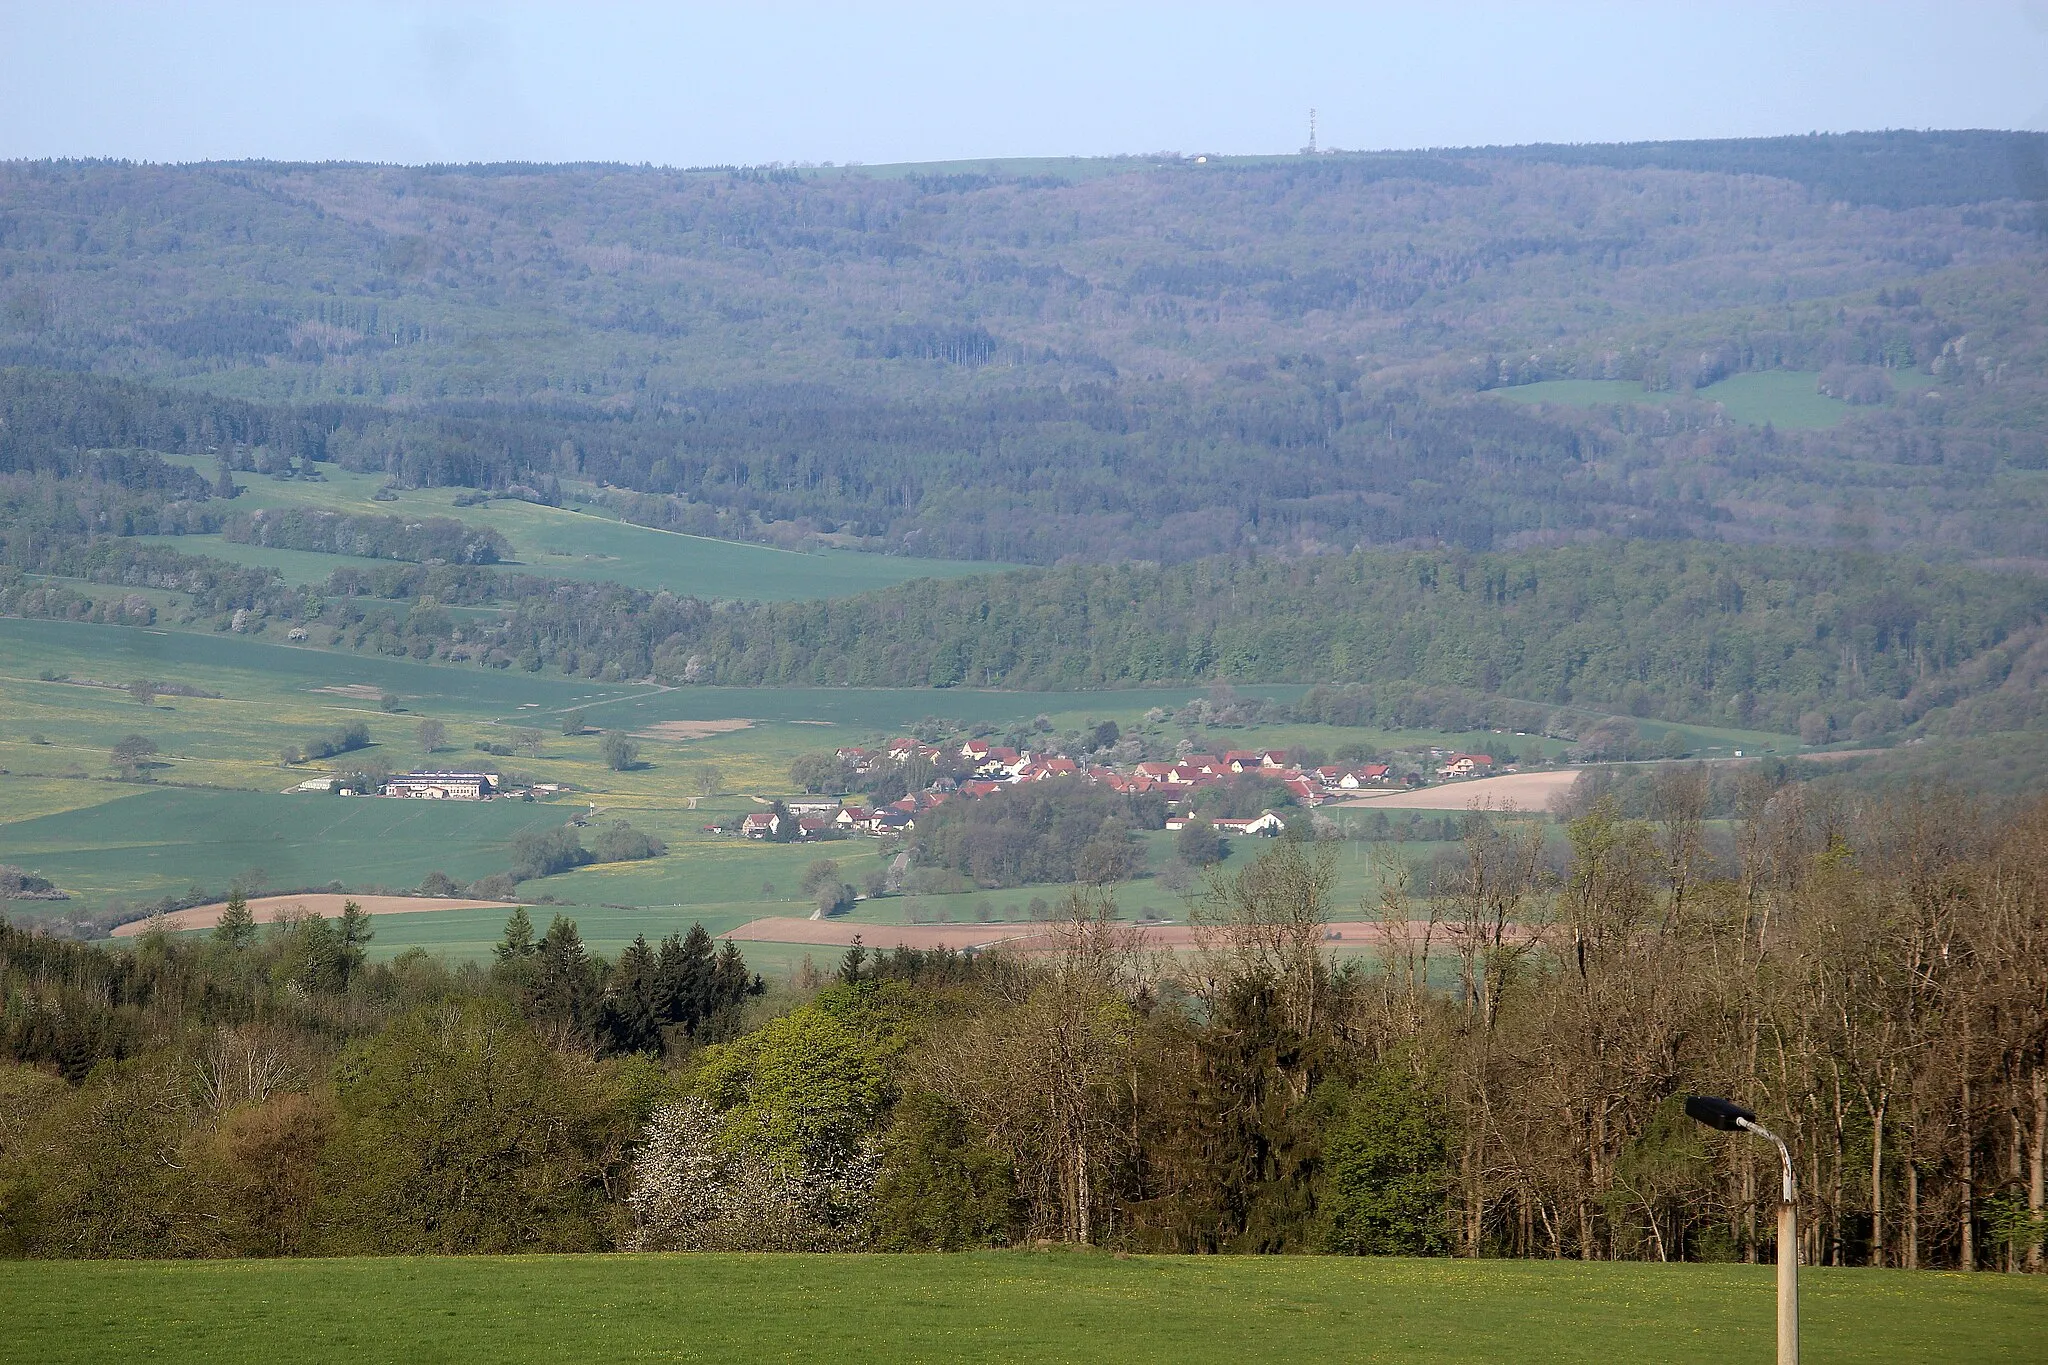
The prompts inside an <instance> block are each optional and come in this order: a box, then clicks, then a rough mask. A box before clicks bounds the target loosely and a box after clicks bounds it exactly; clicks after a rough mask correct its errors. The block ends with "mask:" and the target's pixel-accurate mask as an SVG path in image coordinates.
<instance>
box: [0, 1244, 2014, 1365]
mask: <svg viewBox="0 0 2048 1365" xmlns="http://www.w3.org/2000/svg"><path fill="white" fill-rule="evenodd" d="M1800 1291H1801V1296H1800V1309H1801V1314H1800V1317H1801V1327H1802V1331H1803V1337H1804V1343H1803V1344H1804V1346H1805V1349H1806V1353H1807V1356H1808V1358H1809V1359H1811V1360H1814V1361H1872V1362H1877V1361H1883V1362H1888V1365H1896V1363H1897V1362H1911V1361H1959V1360H1967V1361H2035V1360H2038V1359H2040V1349H2041V1343H2042V1342H2043V1341H2044V1340H2048V1281H2044V1280H2043V1279H2042V1278H2041V1277H2038V1276H2017V1275H1992V1274H1979V1275H1944V1274H1935V1273H1931V1272H1926V1271H1903V1270H1808V1271H1803V1272H1802V1273H1801V1276H1800ZM1772 1305H1773V1297H1772V1273H1771V1270H1770V1268H1769V1267H1766V1266H1740V1265H1636V1264H1614V1263H1605V1264H1590V1265H1589V1264H1581V1263H1576V1262H1531V1261H1452V1260H1434V1261H1430V1260H1402V1259H1393V1258H1387V1259H1378V1258H1366V1259H1351V1258H1339V1257H1311V1256H1271V1257H1251V1256H1200V1257H1154V1256H1136V1257H1131V1258H1129V1259H1116V1258H1113V1257H1110V1256H1106V1255H1096V1254H1087V1253H1049V1254H1048V1253H1031V1252H979V1253H972V1254H966V1255H952V1256H943V1255H933V1256H882V1255H865V1256H720V1255H698V1256H532V1257H487V1256H475V1257H462V1258H432V1257H427V1258H414V1257H406V1258H398V1257H393V1258H389V1259H357V1260H302V1261H290V1260H283V1261H182V1262H146V1261H145V1262H121V1261H28V1262H18V1263H14V1264H11V1265H9V1266H8V1267H7V1269H6V1271H5V1272H4V1273H0V1322H5V1323H6V1324H7V1330H6V1331H4V1332H0V1362H5V1363H6V1365H13V1363H14V1362H23V1365H26V1363H27V1362H36V1365H73V1362H78V1363H80V1365H82V1363H83V1362H100V1361H107V1360H140V1359H144V1358H149V1359H164V1360H206V1361H210V1362H216V1363H217V1365H243V1363H244V1362H246V1363H247V1365H270V1362H272V1361H277V1360H289V1361H292V1362H293V1365H325V1363H326V1362H337V1365H366V1363H367V1362H381V1361H401V1360H402V1361H409V1362H411V1361H417V1362H439V1361H472V1360H490V1361H497V1362H506V1363H507V1365H517V1362H525V1361H534V1362H544V1363H545V1365H557V1362H561V1361H571V1360H574V1361H583V1360H605V1361H621V1362H640V1361H648V1362H653V1361H674V1360H745V1361H749V1362H766V1361H804V1362H810V1361H819V1360H828V1361H829V1360H847V1359H858V1360H862V1361H870V1362H883V1361H949V1362H951V1361H963V1362H984V1361H1018V1360H1070V1361H1108V1362H1123V1361H1174V1362H1192V1363H1194V1365H1205V1363H1206V1362H1211V1361H1214V1362H1229V1363H1230V1365H1238V1363H1239V1362H1246V1361H1268V1360H1270V1361H1297V1360H1328V1361H1392V1360H1401V1361H1446V1362H1451V1361H1457V1362H1463V1361H1473V1362H1478V1361H1486V1362H1499V1361H1532V1362H1534V1361H1545V1362H1549V1361H1602V1362H1607V1361H1616V1360H1628V1361H1684V1362H1692V1361H1698V1362H1701V1365H1706V1363H1707V1362H1715V1363H1716V1365H1718V1363H1719V1362H1725V1361H1729V1360H1768V1359H1770V1356H1771V1349H1772V1341H1773V1335H1772V1323H1773V1316H1772V1314H1773V1307H1772Z"/></svg>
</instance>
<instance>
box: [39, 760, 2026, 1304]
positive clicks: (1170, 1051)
mask: <svg viewBox="0 0 2048 1365" xmlns="http://www.w3.org/2000/svg"><path fill="white" fill-rule="evenodd" d="M1703 781H1704V779H1703V778H1702V776H1701V775H1700V774H1699V773H1698V772H1696V771H1695V772H1686V771H1674V772H1672V773H1670V774H1669V775H1668V776H1667V778H1666V779H1665V781H1664V782H1663V784H1662V785H1661V787H1660V789H1659V791H1658V793H1657V799H1656V804H1655V810H1654V812H1653V815H1652V817H1651V818H1649V819H1642V820H1637V819H1630V818H1628V817H1625V816H1623V815H1622V814H1621V813H1620V812H1619V809H1618V807H1617V806H1616V805H1615V803H1614V802H1613V801H1612V800H1611V799H1607V798H1601V799H1598V800H1596V801H1594V802H1593V804H1592V805H1591V807H1590V808H1588V809H1587V810H1585V811H1584V813H1583V814H1580V815H1578V816H1577V817H1575V818H1574V819H1572V820H1571V821H1570V823H1569V824H1568V825H1567V826H1566V827H1565V829H1564V832H1563V839H1562V842H1561V843H1556V842H1553V841H1547V840H1546V838H1545V836H1544V831H1543V829H1542V828H1540V827H1539V826H1538V825H1537V824H1535V823H1531V822H1528V821H1525V820H1521V819H1517V818H1516V817H1514V816H1513V814H1512V813H1507V814H1506V815H1505V816H1503V815H1502V814H1501V813H1495V814H1494V816H1493V817H1492V818H1481V817H1479V816H1475V817H1474V818H1472V819H1471V820H1469V821H1468V822H1467V824H1466V829H1465V831H1464V835H1465V837H1464V842H1463V846H1462V850H1461V851H1460V852H1459V853H1458V854H1457V855H1456V856H1455V857H1453V858H1451V859H1448V860H1441V862H1440V866H1439V867H1438V868H1437V870H1436V871H1435V872H1434V873H1432V874H1431V875H1430V876H1429V877H1428V878H1427V879H1426V880H1417V879H1416V877H1415V875H1414V874H1413V873H1412V872H1408V871H1404V870H1403V869H1402V868H1401V866H1400V864H1399V863H1398V861H1392V860H1390V862H1389V866H1388V869H1387V870H1388V873H1389V875H1388V877H1387V878H1386V879H1385V880H1384V882H1383V884H1382V889H1381V890H1380V892H1379V893H1378V895H1377V900H1376V902H1375V903H1374V904H1372V905H1370V906H1367V907H1363V911H1364V913H1366V914H1369V915H1372V916H1374V917H1376V918H1377V919H1378V920H1379V923H1380V926H1381V930H1380V933H1379V934H1378V935H1377V936H1376V937H1375V938H1374V939H1373V940H1372V941H1371V943H1370V944H1368V945H1364V947H1363V953H1362V955H1361V953H1360V952H1359V951H1357V950H1354V951H1353V952H1352V953H1351V955H1350V956H1348V957H1345V958H1341V959H1340V958H1339V957H1338V956H1337V955H1336V953H1335V951H1334V949H1335V947H1336V945H1335V944H1334V943H1333V942H1332V940H1331V939H1330V938H1329V937H1328V933H1327V925H1328V922H1329V921H1330V919H1331V918H1332V917H1333V916H1335V915H1337V914H1339V913H1341V914H1343V915H1344V916H1346V917H1355V916H1356V915H1357V914H1359V913H1360V911H1359V910H1357V909H1353V908H1351V907H1343V906H1338V905H1336V904H1334V903H1333V894H1332V888H1333V884H1334V877H1335V866H1334V856H1335V855H1334V851H1333V850H1332V848H1331V847H1330V846H1328V845H1325V844H1321V843H1318V842H1317V841H1315V840H1314V839H1313V838H1309V837H1303V836H1300V835H1295V836H1290V837H1283V838H1282V839H1280V840H1277V841H1275V842H1274V843H1272V844H1269V845H1267V846H1266V847H1265V849H1264V850H1263V851H1262V852H1260V853H1258V854H1257V855H1255V856H1248V857H1245V858H1233V859H1230V860H1228V861H1227V862H1223V863H1220V864H1213V865H1212V866H1211V867H1210V870H1209V872H1208V875H1207V877H1206V880H1205V881H1204V882H1203V883H1202V885H1201V886H1200V887H1198V888H1196V889H1195V890H1193V891H1192V892H1191V893H1190V898H1189V912H1190V918H1191V922H1192V923H1193V924H1194V925H1195V926H1196V942H1195V946H1194V947H1193V948H1192V949H1190V950H1187V951H1186V952H1183V953H1179V954H1176V955H1173V956H1170V957H1164V958H1162V957H1159V956H1155V955H1148V954H1146V953H1143V952H1141V951H1140V949H1139V944H1138V941H1137V939H1136V938H1135V936H1134V930H1133V928H1132V927H1131V926H1130V925H1128V924H1127V923H1125V922H1124V921H1123V920H1121V919H1120V918H1119V917H1118V915H1117V913H1116V908H1115V906H1114V903H1113V902H1112V901H1111V900H1109V899H1108V898H1107V896H1106V895H1104V894H1102V893H1097V892H1090V891H1079V892H1076V893H1074V894H1073V895H1072V896H1070V897H1069V899H1068V901H1067V903H1066V905H1065V906H1064V907H1063V908H1062V910H1061V911H1060V913H1059V916H1058V919H1057V923H1056V924H1055V925H1054V927H1053V928H1052V930H1051V932H1050V933H1049V935H1048V936H1047V938H1046V939H1045V940H1044V942H1043V943H1042V944H1041V945H1040V947H1039V948H1038V950H1037V951H1031V952H1023V953H1019V952H997V953H992V954H984V955H979V956H971V957H963V956H959V955H955V954H947V953H937V952H935V953H920V952H911V951H907V950H905V951H898V952H894V953H886V954H871V953H868V952H866V951H865V950H863V949H861V948H860V947H858V946H856V947H855V948H854V949H852V950H850V951H849V952H848V953H847V954H846V955H845V958H844V960H843V961H842V962H840V963H839V965H838V969H837V971H836V973H832V974H830V975H829V976H828V975H824V974H821V973H818V972H816V971H815V970H814V969H811V968H809V967H806V968H805V969H803V970H802V971H800V972H798V973H797V974H796V975H795V977H793V978H792V981H791V982H790V983H789V984H788V985H786V986H779V987H775V988H772V989H770V990H768V992H767V993H766V994H764V995H754V994H751V992H753V991H754V990H755V989H756V988H757V986H758V985H759V984H760V983H757V982H755V981H753V980H750V979H749V978H748V977H747V975H746V973H745V971H744V968H743V967H742V966H740V965H739V964H738V961H737V957H736V954H734V953H733V951H732V950H731V949H730V948H727V949H725V950H720V951H717V952H713V951H712V948H711V944H710V940H709V939H708V937H704V936H702V935H701V934H698V933H693V934H692V935H690V936H689V937H688V938H685V939H678V940H671V941H669V942H665V943H664V944H662V945H660V946H659V947H655V946H653V945H648V944H645V943H635V944H634V945H632V946H631V947H630V948H629V949H627V950H626V951H625V952H624V953H622V954H621V955H620V956H619V957H618V958H617V959H616V960H615V961H612V962H601V961H599V960H597V959H595V958H594V957H593V956H592V955H590V954H589V953H588V952H587V950H585V949H584V948H583V947H582V945H581V943H580V941H578V940H577V939H576V938H575V935H574V929H573V926H571V925H569V924H568V923H567V922H566V921H561V920H557V921H556V923H555V924H554V925H552V926H551V927H550V928H549V930H548V931H547V933H546V934H544V935H542V936H540V937H539V938H538V939H536V937H535V935H534V933H533V926H532V924H531V922H530V921H528V920H527V919H526V918H525V915H524V912H523V911H521V912H518V913H515V915H514V916H513V918H512V920H511V922H510V923H508V925H507V928H506V934H505V938H504V940H503V942H501V944H500V945H499V948H498V951H497V953H496V954H495V960H494V961H493V963H492V964H491V965H490V966H489V967H487V968H486V967H468V968H463V969H460V970H458V971H453V972H451V971H449V970H448V969H446V968H443V967H440V966H438V965H436V964H435V963H433V962H432V961H431V960H429V959H427V958H426V957H425V955H424V954H419V953H412V954H408V955H404V956H401V957H400V958H399V959H397V960H396V961H394V962H392V963H389V964H370V963H366V962H365V961H363V960H362V959H361V957H360V954H359V952H358V951H357V950H359V948H360V943H361V936H362V931H363V930H364V929H365V928H366V925H364V924H362V923H360V922H359V923H358V924H357V926H356V928H355V929H354V930H350V929H348V928H347V927H346V926H345V925H344V926H342V927H340V928H337V927H334V926H327V927H323V928H320V929H317V930H316V929H314V928H313V927H312V924H311V923H308V922H300V923H297V924H294V925H289V926H286V927H284V928H283V929H280V930H273V931H271V932H270V933H269V935H268V936H265V937H256V936H254V933H253V929H252V928H250V927H248V926H242V927H239V928H224V930H223V931H222V932H221V934H220V935H218V936H217V937H216V939H215V941H214V942H212V943H206V944H185V943H175V942H170V941H167V940H164V939H162V938H157V937H151V938H146V939H145V940H144V941H143V942H142V943H141V944H140V945H139V946H138V948H137V949H136V951H135V952H134V953H133V954H131V955H123V956H117V955H110V954H106V953H103V952H101V951H99V950H94V949H87V948H82V947H78V946H75V945H63V944H56V943H53V942H51V941H49V940H43V939H37V938H34V937H32V936H30V935H27V934H24V933H22V932H21V931H19V930H12V929H0V975H4V977H5V979H6V981H7V983H8V987H9V990H8V1000H9V1005H8V1008H7V1012H6V1014H5V1016H4V1022H5V1030H4V1032H0V1039H4V1042H5V1046H6V1050H7V1055H8V1056H9V1057H11V1058H12V1059H13V1061H12V1063H11V1064H10V1065H9V1066H8V1067H7V1068H5V1069H4V1070H0V1237H4V1238H5V1244H6V1245H7V1246H8V1248H9V1249H10V1250H11V1251H13V1252H14V1253H15V1254H38V1255H58V1254H61V1255H163V1254H180V1255H229V1254H246V1255H274V1254H289V1253H293V1252H302V1251H334V1250H357V1251H412V1252H417V1251H441V1252H455V1251H483V1250H493V1251H511V1250H542V1249H556V1250H575V1249H596V1248H600V1247H634V1248H645V1249H694V1248H719V1249H733V1250H764V1249H781V1250H804V1249H810V1250H828V1249H830V1250H846V1249H862V1248H873V1249H933V1248H957V1247H964V1246H977V1245H1017V1244H1021V1243H1023V1242H1025V1241H1027V1240H1032V1239H1053V1240H1056V1241H1064V1242H1071V1243H1088V1244H1095V1245H1104V1246H1115V1247H1127V1248H1132V1249H1149V1250H1172V1251H1205V1252H1251V1253H1257V1252H1283V1251H1309V1250H1320V1251H1333V1252H1346V1253H1402V1254H1419V1255H1461V1256H1518V1257H1541V1258H1571V1259H1584V1260H1606V1259H1637V1260H1669V1261H1677V1260H1710V1261H1711V1260H1720V1261H1731V1260H1732V1261H1744V1260H1751V1261H1753V1260H1758V1259H1768V1258H1769V1257H1770V1256H1771V1255H1772V1254H1773V1251H1774V1248H1773V1246H1772V1241H1771V1239H1772V1237H1773V1236H1774V1235H1775V1231H1774V1230H1775V1224H1774V1220H1773V1219H1772V1218H1771V1217H1770V1213H1771V1209H1772V1206H1773V1204H1774V1202H1775V1200H1776V1198H1777V1178H1776V1177H1777V1166H1776V1159H1775V1154H1774V1153H1771V1152H1769V1151H1768V1150H1767V1149H1765V1148H1764V1147H1763V1146H1762V1145H1761V1144H1758V1143H1754V1142H1747V1141H1742V1140H1737V1139H1730V1138H1727V1137H1725V1136H1722V1135H1718V1134H1713V1133H1710V1132H1708V1131H1707V1130H1705V1129H1702V1128H1700V1127H1698V1126H1697V1125H1695V1124H1692V1123H1691V1122H1690V1121H1689V1120H1687V1119H1685V1118H1684V1116H1683V1113H1682V1100H1683V1097H1684V1096H1685V1095H1686V1094H1688V1093H1696V1092H1699V1093H1710V1094H1721V1095H1729V1096H1733V1097H1735V1098H1737V1099H1738V1100H1741V1101H1743V1102H1745V1103H1747V1104H1749V1105H1750V1106H1751V1107H1753V1108H1755V1109H1756V1110H1757V1112H1758V1113H1759V1114H1761V1115H1762V1116H1763V1117H1764V1119H1765V1121H1766V1122H1768V1123H1769V1124H1770V1126H1771V1127H1772V1128H1773V1129H1774V1130H1776V1131H1778V1132H1780V1133H1781V1134H1783V1135H1784V1136H1785V1137H1786V1138H1787V1140H1788V1141H1789V1142H1790V1143H1791V1144H1792V1148H1793V1151H1794V1153H1795V1159H1796V1162H1797V1173H1798V1177H1799V1186H1800V1199H1801V1202H1802V1209H1801V1214H1802V1219H1801V1223H1802V1227H1803V1228H1804V1229H1806V1231H1805V1232H1804V1233H1803V1234H1802V1236H1803V1245H1802V1247H1801V1248H1800V1252H1801V1256H1802V1259H1804V1260H1805V1261H1807V1262H1808V1263H1809V1264H1828V1265H1888V1266H1900V1267H1909V1268H1913V1267H1918V1268H1949V1269H2017V1270H2033V1271H2039V1270H2040V1269H2041V1268H2042V1257H2043V1235H2044V1232H2048V1207H2044V1205H2048V1200H2044V1177H2043V1174H2042V1173H2043V1169H2044V1165H2043V1162H2044V1153H2048V1004H2044V1002H2048V980H2044V978H2043V976H2042V972H2043V970H2044V964H2048V875H2044V871H2043V869H2044V868H2048V805H2043V804H2040V803H2039V802H2035V803H2033V804H2031V805H2028V806H2024V807H2017V808H2013V809H2010V810H2006V811H2002V812H1993V811H1990V810H1987V809H1984V808H1982V807H1978V806H1973V805H1971V804H1970V803H1968V802H1967V801H1965V800H1963V799H1962V798H1960V797H1956V796H1954V795H1953V794H1937V793H1928V792H1922V793H1917V794H1914V796H1913V797H1911V798H1910V799H1906V800H1900V801H1895V802H1858V801H1855V800H1852V799H1849V798H1846V797H1844V796H1842V795H1841V794H1840V793H1839V792H1831V791H1829V790H1826V789H1823V788H1818V787H1813V786H1800V785H1796V784H1795V785H1778V784H1773V783H1772V782H1770V781H1769V780H1768V779H1767V778H1766V777H1765V776H1764V775H1762V774H1761V773H1758V774H1754V775H1753V778H1752V780H1751V782H1750V783H1749V785H1748V787H1747V789H1746V790H1745V791H1744V792H1743V793H1742V794H1741V797H1740V800H1739V811H1738V815H1737V819H1736V822H1735V825H1734V831H1735V832H1734V838H1733V841H1732V844H1731V845H1730V847H1729V849H1728V850H1727V851H1726V852H1725V854H1719V855H1717V854H1715V853H1713V852H1711V851H1710V849H1709V841H1708V840H1707V838H1706V835H1705V827H1704V816H1703V814H1702V811H1703V809H1704V807H1705V803H1706V796H1705V793H1704V789H1703ZM226 924H227V921H224V925H226ZM351 934H353V935H354V941H353V946H351V939H350V936H351ZM291 983H297V984H296V986H295V987H293V986H292V984H291Z"/></svg>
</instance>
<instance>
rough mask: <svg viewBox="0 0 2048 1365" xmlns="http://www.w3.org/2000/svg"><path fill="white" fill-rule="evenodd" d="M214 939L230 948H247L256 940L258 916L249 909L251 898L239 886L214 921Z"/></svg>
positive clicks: (231, 893) (229, 896) (230, 894)
mask: <svg viewBox="0 0 2048 1365" xmlns="http://www.w3.org/2000/svg"><path fill="white" fill-rule="evenodd" d="M213 941H214V942H215V943H218V944H221V945H222V946H224V947H228V948H246V947H248V946H249V945H250V944H252V943H254V942H255V941H256V916H255V915H254V914H253V913H251V912H250V910H249V898H248V897H247V896H244V895H243V894H242V892H241V890H240V888H237V889H236V890H234V891H232V892H230V893H229V895H228V903H227V905H226V907H225V908H223V909H222V910H221V912H220V918H219V919H218V920H216V921H215V922H214V926H213Z"/></svg>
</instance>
